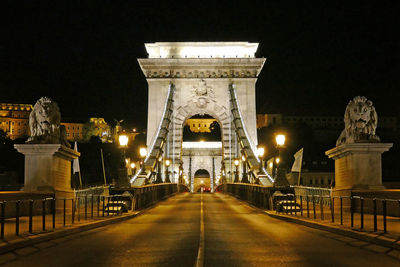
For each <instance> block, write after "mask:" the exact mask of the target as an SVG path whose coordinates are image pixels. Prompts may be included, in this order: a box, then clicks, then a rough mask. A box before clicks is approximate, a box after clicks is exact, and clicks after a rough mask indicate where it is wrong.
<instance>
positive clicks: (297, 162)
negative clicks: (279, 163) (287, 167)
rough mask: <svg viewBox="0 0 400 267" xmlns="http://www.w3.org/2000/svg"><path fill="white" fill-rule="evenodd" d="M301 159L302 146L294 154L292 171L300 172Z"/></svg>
mask: <svg viewBox="0 0 400 267" xmlns="http://www.w3.org/2000/svg"><path fill="white" fill-rule="evenodd" d="M302 161H303V148H302V149H300V150H299V151H297V152H296V154H294V163H293V166H292V172H300V171H301V163H302Z"/></svg>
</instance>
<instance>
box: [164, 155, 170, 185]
mask: <svg viewBox="0 0 400 267" xmlns="http://www.w3.org/2000/svg"><path fill="white" fill-rule="evenodd" d="M169 165H171V161H170V160H169V159H166V160H165V166H166V167H167V168H166V170H165V182H166V183H170V182H171V180H170V179H169V170H168V169H169Z"/></svg>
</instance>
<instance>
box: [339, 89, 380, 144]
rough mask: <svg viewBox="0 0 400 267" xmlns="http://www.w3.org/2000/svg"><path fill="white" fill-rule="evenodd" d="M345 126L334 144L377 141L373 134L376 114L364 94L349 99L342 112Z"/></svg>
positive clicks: (376, 123) (376, 120)
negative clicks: (343, 112)
mask: <svg viewBox="0 0 400 267" xmlns="http://www.w3.org/2000/svg"><path fill="white" fill-rule="evenodd" d="M344 124H345V128H344V130H343V131H342V133H341V135H340V137H339V139H338V140H337V142H336V146H339V145H341V144H350V143H365V142H367V143H368V142H369V143H370V142H379V141H380V139H379V137H378V136H377V135H376V134H375V131H376V127H377V125H378V115H377V113H376V111H375V107H374V106H373V105H372V101H370V100H367V98H365V97H364V96H356V97H354V98H353V100H350V102H349V104H348V105H347V107H346V111H345V114H344Z"/></svg>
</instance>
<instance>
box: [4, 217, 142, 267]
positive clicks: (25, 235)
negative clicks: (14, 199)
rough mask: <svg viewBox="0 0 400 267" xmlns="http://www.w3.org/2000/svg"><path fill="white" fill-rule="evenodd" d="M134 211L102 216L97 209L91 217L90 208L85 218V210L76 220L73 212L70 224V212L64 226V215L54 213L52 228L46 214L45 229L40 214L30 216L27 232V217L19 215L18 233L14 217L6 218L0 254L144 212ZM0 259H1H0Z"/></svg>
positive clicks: (51, 222) (51, 220) (51, 221)
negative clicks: (73, 219)
mask: <svg viewBox="0 0 400 267" xmlns="http://www.w3.org/2000/svg"><path fill="white" fill-rule="evenodd" d="M144 211H145V210H141V211H134V212H128V213H124V214H122V215H111V214H110V215H109V216H107V213H105V215H104V217H102V212H101V211H100V216H98V214H97V210H95V211H94V214H93V219H92V218H91V213H90V210H89V211H88V214H87V219H85V212H84V211H81V212H80V220H79V221H78V216H77V214H75V221H74V223H73V224H72V216H71V215H72V214H71V213H69V214H66V224H65V226H64V216H63V213H57V214H56V220H55V228H53V217H52V215H51V214H47V215H46V219H45V230H43V221H42V220H43V218H42V216H33V217H32V233H29V217H26V216H24V217H20V219H19V221H20V222H19V233H20V234H19V235H18V236H17V235H16V223H15V222H16V219H15V218H11V219H6V220H5V225H4V239H3V240H1V241H0V254H4V253H7V252H11V251H13V250H16V249H19V248H23V247H26V246H31V245H34V244H37V243H41V242H45V241H48V240H51V239H55V238H61V237H64V236H67V235H70V234H74V233H79V232H82V231H87V230H90V229H94V228H97V227H101V226H105V225H108V224H112V223H116V222H120V221H123V220H127V219H130V218H133V217H135V216H137V215H138V214H140V213H142V212H144ZM0 261H1V260H0Z"/></svg>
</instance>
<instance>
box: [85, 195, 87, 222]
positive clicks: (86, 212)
mask: <svg viewBox="0 0 400 267" xmlns="http://www.w3.org/2000/svg"><path fill="white" fill-rule="evenodd" d="M85 220H87V196H85Z"/></svg>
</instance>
